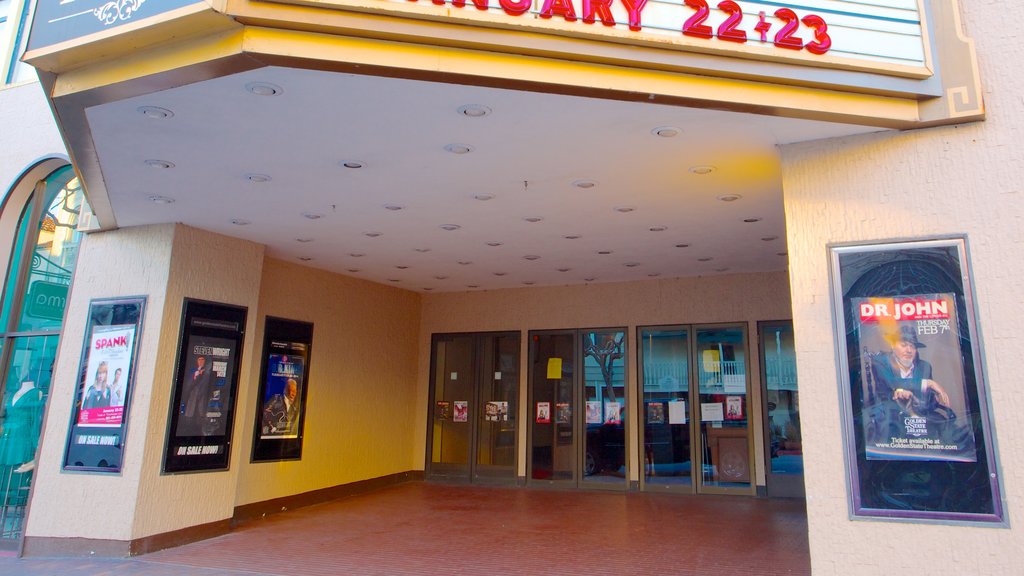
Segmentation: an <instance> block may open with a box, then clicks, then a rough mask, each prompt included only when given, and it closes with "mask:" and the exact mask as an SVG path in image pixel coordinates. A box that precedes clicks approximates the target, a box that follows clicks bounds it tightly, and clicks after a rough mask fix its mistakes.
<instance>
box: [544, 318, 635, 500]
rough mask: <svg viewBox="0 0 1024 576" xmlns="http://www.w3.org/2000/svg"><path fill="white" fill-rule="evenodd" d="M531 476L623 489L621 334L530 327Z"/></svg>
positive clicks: (625, 410) (625, 468) (624, 418)
mask: <svg viewBox="0 0 1024 576" xmlns="http://www.w3.org/2000/svg"><path fill="white" fill-rule="evenodd" d="M530 345H531V349H530V366H531V368H530V417H531V419H532V421H531V424H530V438H529V443H530V444H529V445H530V450H529V455H530V461H529V471H528V472H529V478H530V481H531V482H532V483H547V484H556V485H558V484H563V485H573V486H576V485H579V486H595V487H609V488H613V489H624V488H625V487H626V486H627V477H628V466H627V463H628V461H629V458H628V451H627V449H626V424H627V414H628V413H629V410H628V405H627V399H626V360H625V352H626V333H625V332H624V331H622V330H567V331H544V332H531V333H530Z"/></svg>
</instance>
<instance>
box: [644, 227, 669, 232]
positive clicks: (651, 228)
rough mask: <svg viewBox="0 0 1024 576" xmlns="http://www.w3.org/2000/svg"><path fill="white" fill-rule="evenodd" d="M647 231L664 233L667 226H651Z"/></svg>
mask: <svg viewBox="0 0 1024 576" xmlns="http://www.w3.org/2000/svg"><path fill="white" fill-rule="evenodd" d="M648 230H650V231H651V232H664V231H665V230H668V226H651V227H650V228H648Z"/></svg>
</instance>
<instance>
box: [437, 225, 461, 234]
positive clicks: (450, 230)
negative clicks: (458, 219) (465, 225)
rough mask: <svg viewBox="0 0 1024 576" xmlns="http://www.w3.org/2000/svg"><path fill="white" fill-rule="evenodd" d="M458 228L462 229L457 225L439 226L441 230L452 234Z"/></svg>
mask: <svg viewBox="0 0 1024 576" xmlns="http://www.w3.org/2000/svg"><path fill="white" fill-rule="evenodd" d="M459 228H462V226H459V225H458V224H441V230H447V231H449V232H453V231H455V230H458V229H459Z"/></svg>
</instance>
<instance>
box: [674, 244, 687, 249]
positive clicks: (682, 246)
mask: <svg viewBox="0 0 1024 576" xmlns="http://www.w3.org/2000/svg"><path fill="white" fill-rule="evenodd" d="M689 247H690V245H689V244H676V248H689Z"/></svg>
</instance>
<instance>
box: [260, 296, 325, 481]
mask: <svg viewBox="0 0 1024 576" xmlns="http://www.w3.org/2000/svg"><path fill="white" fill-rule="evenodd" d="M312 348H313V325H312V324H310V323H308V322H299V321H297V320H286V319H283V318H274V317H271V316H268V317H267V319H266V322H265V324H264V330H263V362H262V366H261V368H260V387H259V395H258V396H257V398H259V402H258V403H257V406H256V420H255V426H256V430H255V433H254V434H253V445H252V461H253V462H268V461H274V460H299V459H301V458H302V438H303V430H304V428H305V424H306V393H307V391H308V384H309V360H310V357H311V356H310V355H311V354H312Z"/></svg>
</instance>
